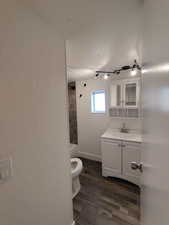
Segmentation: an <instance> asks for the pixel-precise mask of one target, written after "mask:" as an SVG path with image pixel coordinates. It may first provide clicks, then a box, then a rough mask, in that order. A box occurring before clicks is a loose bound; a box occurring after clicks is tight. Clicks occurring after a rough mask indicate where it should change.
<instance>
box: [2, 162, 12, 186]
mask: <svg viewBox="0 0 169 225" xmlns="http://www.w3.org/2000/svg"><path fill="white" fill-rule="evenodd" d="M11 177H12V159H11V158H8V159H3V160H0V184H2V183H5V182H6V181H8V180H9V179H10V178H11Z"/></svg>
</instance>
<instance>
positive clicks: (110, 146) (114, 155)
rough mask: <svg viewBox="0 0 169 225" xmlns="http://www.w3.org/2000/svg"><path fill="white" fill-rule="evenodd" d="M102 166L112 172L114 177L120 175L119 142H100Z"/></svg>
mask: <svg viewBox="0 0 169 225" xmlns="http://www.w3.org/2000/svg"><path fill="white" fill-rule="evenodd" d="M101 149H102V164H103V165H102V166H103V168H104V169H107V170H109V171H111V172H113V174H114V175H121V173H122V166H121V160H122V158H121V142H120V141H117V142H116V141H112V142H109V141H102V143H101Z"/></svg>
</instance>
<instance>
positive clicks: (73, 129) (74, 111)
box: [68, 82, 78, 144]
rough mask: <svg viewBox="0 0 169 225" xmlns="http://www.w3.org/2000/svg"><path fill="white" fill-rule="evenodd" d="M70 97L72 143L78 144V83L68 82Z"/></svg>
mask: <svg viewBox="0 0 169 225" xmlns="http://www.w3.org/2000/svg"><path fill="white" fill-rule="evenodd" d="M68 99H69V135H70V143H71V144H78V134H77V107H76V83H75V82H70V83H68Z"/></svg>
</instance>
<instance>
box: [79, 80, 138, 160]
mask: <svg viewBox="0 0 169 225" xmlns="http://www.w3.org/2000/svg"><path fill="white" fill-rule="evenodd" d="M86 84H87V86H86V87H83V85H82V84H81V81H77V82H76V94H77V123H78V145H79V146H78V149H79V151H80V154H81V156H83V157H89V158H92V159H96V160H99V159H100V158H101V151H100V136H101V135H102V134H103V133H104V132H105V130H106V129H107V128H108V127H110V128H113V129H117V128H120V127H121V126H122V123H123V122H125V123H126V126H127V127H128V128H129V129H136V130H141V120H140V119H115V118H111V117H109V112H108V101H109V84H110V81H105V80H95V79H89V80H87V81H86ZM102 89H105V91H106V95H107V96H106V99H107V113H106V114H95V113H91V101H90V100H91V99H90V95H91V92H93V91H96V90H102ZM80 94H82V95H83V96H82V98H80V97H79V96H80Z"/></svg>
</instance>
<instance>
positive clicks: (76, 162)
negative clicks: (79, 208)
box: [70, 158, 83, 198]
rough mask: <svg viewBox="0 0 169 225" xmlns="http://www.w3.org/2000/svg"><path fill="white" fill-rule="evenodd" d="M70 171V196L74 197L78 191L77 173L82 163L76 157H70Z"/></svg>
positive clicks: (80, 169) (79, 171)
mask: <svg viewBox="0 0 169 225" xmlns="http://www.w3.org/2000/svg"><path fill="white" fill-rule="evenodd" d="M70 161H71V173H72V198H74V197H75V196H76V195H77V194H78V193H79V191H80V180H79V175H80V173H81V172H82V169H83V164H82V161H81V160H80V159H78V158H71V159H70Z"/></svg>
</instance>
